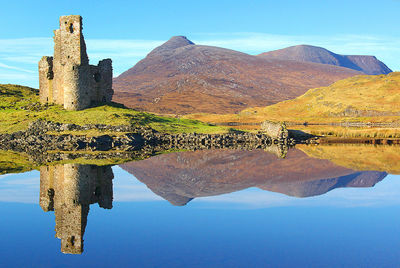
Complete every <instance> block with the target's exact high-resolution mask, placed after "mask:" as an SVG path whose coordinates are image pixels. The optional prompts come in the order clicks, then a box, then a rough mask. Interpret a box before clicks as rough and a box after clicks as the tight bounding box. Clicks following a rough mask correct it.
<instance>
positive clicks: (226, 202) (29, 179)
mask: <svg viewBox="0 0 400 268" xmlns="http://www.w3.org/2000/svg"><path fill="white" fill-rule="evenodd" d="M113 171H114V177H115V178H114V180H113V185H114V187H113V188H114V201H115V202H144V201H157V200H158V201H159V200H163V199H162V198H161V197H159V196H157V195H155V194H154V193H153V192H152V191H151V190H150V189H148V188H147V187H146V185H144V184H143V183H141V182H140V181H138V180H137V179H136V178H135V177H134V176H132V175H131V174H129V173H127V172H126V171H124V170H123V169H121V168H120V167H117V166H114V167H113ZM39 178H40V174H39V172H38V171H31V172H27V173H22V174H8V175H1V176H0V201H3V202H21V203H37V202H38V199H39V183H40V180H39ZM163 201H164V200H163ZM164 202H167V201H164ZM398 204H400V176H399V175H388V176H387V177H386V178H384V179H383V180H382V181H381V182H379V183H377V184H376V185H375V186H374V187H367V188H351V187H347V188H337V189H334V190H332V191H330V192H328V193H326V194H323V195H320V196H314V197H306V198H297V197H290V196H286V195H284V194H281V193H274V192H269V191H265V190H261V189H258V188H249V189H245V190H242V191H238V192H234V193H229V194H223V195H219V196H210V197H199V198H195V199H194V200H192V201H191V202H190V203H189V204H188V205H187V206H196V207H198V206H200V207H207V208H228V207H229V208H234V207H235V208H262V207H274V206H340V207H352V206H357V207H359V206H391V205H398Z"/></svg>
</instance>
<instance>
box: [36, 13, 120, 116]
mask: <svg viewBox="0 0 400 268" xmlns="http://www.w3.org/2000/svg"><path fill="white" fill-rule="evenodd" d="M39 91H40V102H41V103H55V104H60V105H63V106H64V108H65V109H67V110H82V109H85V108H88V107H89V106H90V105H92V104H95V103H104V102H110V101H111V99H112V95H113V93H114V91H113V89H112V62H111V59H105V60H102V61H100V62H99V64H98V65H97V66H94V65H89V58H88V56H87V54H86V44H85V40H84V38H83V34H82V17H81V16H77V15H71V16H62V17H60V29H57V30H55V31H54V57H49V56H44V57H42V59H41V60H40V61H39Z"/></svg>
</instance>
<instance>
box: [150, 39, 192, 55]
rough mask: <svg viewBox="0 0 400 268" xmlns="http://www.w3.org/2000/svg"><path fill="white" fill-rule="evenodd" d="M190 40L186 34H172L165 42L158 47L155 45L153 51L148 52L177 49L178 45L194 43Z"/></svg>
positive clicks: (156, 52)
mask: <svg viewBox="0 0 400 268" xmlns="http://www.w3.org/2000/svg"><path fill="white" fill-rule="evenodd" d="M194 44H195V43H193V42H192V41H190V40H189V39H187V37H186V36H173V37H171V38H170V39H169V40H168V41H167V42H165V43H164V44H162V45H161V46H159V47H156V48H155V49H153V51H151V52H150V54H159V53H162V52H165V51H170V50H173V49H177V48H179V47H184V46H188V45H194Z"/></svg>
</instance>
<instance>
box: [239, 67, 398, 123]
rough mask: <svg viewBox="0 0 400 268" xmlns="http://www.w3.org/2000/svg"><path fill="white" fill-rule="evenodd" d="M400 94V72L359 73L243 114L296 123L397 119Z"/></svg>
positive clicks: (244, 115)
mask: <svg viewBox="0 0 400 268" xmlns="http://www.w3.org/2000/svg"><path fill="white" fill-rule="evenodd" d="M399 93H400V72H393V73H390V74H387V75H379V76H356V77H351V78H348V79H344V80H341V81H338V82H336V83H334V84H332V85H330V86H328V87H321V88H315V89H311V90H309V91H307V93H305V94H304V95H302V96H300V97H297V98H295V99H293V100H288V101H284V102H281V103H277V104H275V105H271V106H268V107H263V108H254V109H251V108H250V109H246V110H244V111H242V112H241V113H240V116H242V117H246V115H249V116H251V115H256V116H257V117H258V118H259V119H258V120H261V119H262V118H268V119H272V120H278V121H282V120H284V121H297V122H305V121H307V122H336V121H340V120H342V119H343V118H346V120H347V121H349V120H353V121H354V120H357V121H359V120H362V118H366V119H365V120H367V122H379V120H386V121H390V120H395V121H397V120H398V118H397V117H398V116H400V106H399V105H398V104H399V100H400V98H399ZM389 117H393V119H390V118H389ZM395 117H396V118H395ZM357 118H360V119H357ZM243 120H245V119H244V118H243ZM371 120H372V121H371Z"/></svg>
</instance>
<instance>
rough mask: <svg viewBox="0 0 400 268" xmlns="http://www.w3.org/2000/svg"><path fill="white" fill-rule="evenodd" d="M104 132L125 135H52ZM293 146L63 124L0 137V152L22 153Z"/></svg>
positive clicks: (243, 137) (233, 136)
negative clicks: (65, 132) (90, 131)
mask: <svg viewBox="0 0 400 268" xmlns="http://www.w3.org/2000/svg"><path fill="white" fill-rule="evenodd" d="M91 129H96V130H103V131H112V132H123V133H121V135H112V136H111V135H101V136H96V137H87V136H85V135H69V134H59V135H54V134H48V132H49V131H51V132H63V131H85V130H91ZM274 143H275V144H277V143H285V144H291V143H293V141H292V140H285V141H282V140H281V139H276V138H275V139H274V138H271V137H269V136H268V135H266V134H265V133H248V132H231V133H226V134H199V133H180V134H167V133H159V132H157V131H155V130H153V129H151V128H145V127H130V126H107V125H85V126H78V125H74V124H60V123H52V122H46V121H36V122H33V123H31V124H30V125H29V127H28V129H27V130H26V131H23V132H16V133H12V134H1V135H0V149H2V150H14V151H19V152H31V153H38V152H46V151H109V150H115V151H138V150H147V149H148V150H167V149H187V150H196V149H217V148H232V149H234V148H238V149H262V148H267V147H269V146H271V144H274Z"/></svg>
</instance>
